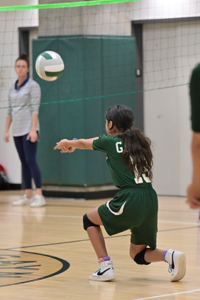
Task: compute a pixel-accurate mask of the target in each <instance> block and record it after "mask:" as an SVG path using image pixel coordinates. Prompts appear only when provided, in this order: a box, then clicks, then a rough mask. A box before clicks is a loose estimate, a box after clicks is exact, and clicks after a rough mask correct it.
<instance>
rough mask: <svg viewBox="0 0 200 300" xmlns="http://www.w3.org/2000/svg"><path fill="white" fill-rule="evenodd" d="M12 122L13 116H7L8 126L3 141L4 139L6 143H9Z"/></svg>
mask: <svg viewBox="0 0 200 300" xmlns="http://www.w3.org/2000/svg"><path fill="white" fill-rule="evenodd" d="M11 122H12V118H11V116H7V118H6V126H5V133H4V137H3V139H4V141H5V142H6V143H8V142H9V128H10V124H11Z"/></svg>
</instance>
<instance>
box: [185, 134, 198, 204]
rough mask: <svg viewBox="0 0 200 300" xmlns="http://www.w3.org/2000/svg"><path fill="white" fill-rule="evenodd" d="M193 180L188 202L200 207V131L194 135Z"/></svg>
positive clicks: (189, 187) (188, 190) (188, 191)
mask: <svg viewBox="0 0 200 300" xmlns="http://www.w3.org/2000/svg"><path fill="white" fill-rule="evenodd" d="M191 148H192V149H191V151H192V165H193V168H192V169H193V172H192V182H191V184H190V185H189V186H188V189H187V203H188V204H189V206H190V207H191V208H193V209H197V208H200V201H199V199H200V133H198V132H193V135H192V145H191Z"/></svg>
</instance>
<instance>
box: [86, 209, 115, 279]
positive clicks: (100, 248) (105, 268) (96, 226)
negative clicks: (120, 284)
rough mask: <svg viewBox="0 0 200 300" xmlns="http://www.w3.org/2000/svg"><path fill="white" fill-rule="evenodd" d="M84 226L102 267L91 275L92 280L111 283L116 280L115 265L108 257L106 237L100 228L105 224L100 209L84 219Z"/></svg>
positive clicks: (89, 213) (94, 210) (88, 214)
mask: <svg viewBox="0 0 200 300" xmlns="http://www.w3.org/2000/svg"><path fill="white" fill-rule="evenodd" d="M83 225H84V229H85V230H86V231H87V234H88V236H89V238H90V241H91V243H92V246H93V248H94V250H95V252H96V255H97V257H98V262H99V265H100V269H99V270H97V271H96V272H95V273H93V274H92V275H90V277H89V278H90V280H95V281H110V280H113V279H115V273H114V269H113V264H112V261H111V260H110V257H109V256H108V253H107V250H106V245H105V241H104V237H103V234H102V231H101V228H100V225H103V223H102V221H101V218H100V216H99V213H98V207H97V208H95V209H93V210H91V211H90V212H88V213H87V214H86V215H85V216H84V217H83Z"/></svg>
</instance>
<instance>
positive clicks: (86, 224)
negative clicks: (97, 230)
mask: <svg viewBox="0 0 200 300" xmlns="http://www.w3.org/2000/svg"><path fill="white" fill-rule="evenodd" d="M90 226H97V227H99V225H96V224H94V223H92V222H91V221H90V220H89V219H88V216H87V214H85V215H84V216H83V228H84V229H85V230H87V228H88V227H90Z"/></svg>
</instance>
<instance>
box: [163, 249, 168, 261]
mask: <svg viewBox="0 0 200 300" xmlns="http://www.w3.org/2000/svg"><path fill="white" fill-rule="evenodd" d="M166 253H167V250H165V251H164V252H163V254H162V258H163V260H164V261H166V259H165V255H166ZM166 262H167V261H166Z"/></svg>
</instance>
